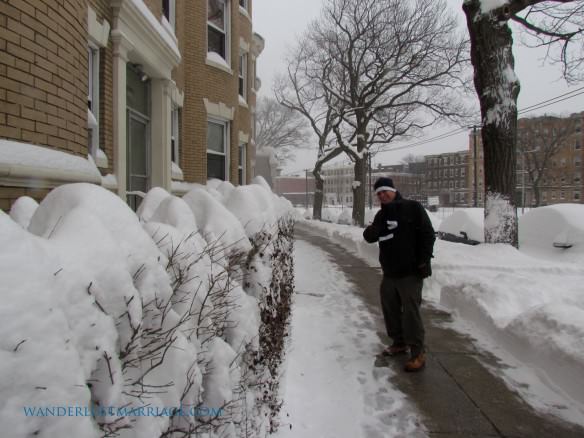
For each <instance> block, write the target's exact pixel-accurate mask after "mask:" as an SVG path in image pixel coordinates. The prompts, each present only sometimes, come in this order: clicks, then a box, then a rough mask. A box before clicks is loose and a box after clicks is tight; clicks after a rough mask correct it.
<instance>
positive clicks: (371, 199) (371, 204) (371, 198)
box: [367, 152, 373, 210]
mask: <svg viewBox="0 0 584 438" xmlns="http://www.w3.org/2000/svg"><path fill="white" fill-rule="evenodd" d="M367 159H368V161H369V187H368V191H369V210H372V209H373V197H372V195H371V152H369V153H368V154H367Z"/></svg>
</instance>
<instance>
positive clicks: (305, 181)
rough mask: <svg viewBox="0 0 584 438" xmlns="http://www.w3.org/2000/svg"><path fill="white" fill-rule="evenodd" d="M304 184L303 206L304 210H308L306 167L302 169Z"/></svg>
mask: <svg viewBox="0 0 584 438" xmlns="http://www.w3.org/2000/svg"><path fill="white" fill-rule="evenodd" d="M304 185H305V191H304V193H305V197H304V206H305V208H306V210H308V169H304Z"/></svg>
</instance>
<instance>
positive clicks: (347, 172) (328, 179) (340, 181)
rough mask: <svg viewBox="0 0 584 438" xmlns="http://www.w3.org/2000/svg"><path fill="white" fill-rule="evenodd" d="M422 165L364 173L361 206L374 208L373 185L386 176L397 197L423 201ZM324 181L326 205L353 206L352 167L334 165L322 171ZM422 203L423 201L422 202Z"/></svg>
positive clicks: (387, 166)
mask: <svg viewBox="0 0 584 438" xmlns="http://www.w3.org/2000/svg"><path fill="white" fill-rule="evenodd" d="M423 168H424V163H409V164H396V165H379V166H377V167H375V168H373V169H371V171H370V172H369V171H368V172H367V174H366V177H365V185H366V190H365V197H366V198H365V204H366V205H369V203H370V201H371V204H372V205H378V202H377V197H376V196H375V193H374V190H373V185H374V184H375V181H376V180H377V178H379V177H382V176H389V177H390V178H392V179H393V182H394V184H395V186H396V188H397V189H398V190H399V191H400V193H401V194H402V195H403V196H404V197H406V198H410V199H417V200H425V194H424V184H423V179H424V171H423ZM322 175H323V177H324V180H325V182H324V199H325V203H326V204H327V205H340V206H346V207H352V206H353V183H354V181H355V172H354V168H353V165H347V164H336V165H331V166H326V167H324V168H323V170H322ZM424 202H425V201H424Z"/></svg>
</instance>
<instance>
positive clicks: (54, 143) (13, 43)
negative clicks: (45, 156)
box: [0, 0, 87, 155]
mask: <svg viewBox="0 0 584 438" xmlns="http://www.w3.org/2000/svg"><path fill="white" fill-rule="evenodd" d="M86 21H87V9H86V2H85V1H84V0H64V1H63V2H55V1H52V0H6V1H2V2H0V24H1V25H0V49H1V50H0V99H1V100H0V108H1V109H0V137H2V138H7V139H11V140H16V141H21V142H28V143H34V144H38V145H42V146H48V147H51V148H55V149H59V150H63V151H67V152H71V153H74V154H77V155H85V154H87V128H86V126H87V36H86V35H87V30H86V29H87V23H86Z"/></svg>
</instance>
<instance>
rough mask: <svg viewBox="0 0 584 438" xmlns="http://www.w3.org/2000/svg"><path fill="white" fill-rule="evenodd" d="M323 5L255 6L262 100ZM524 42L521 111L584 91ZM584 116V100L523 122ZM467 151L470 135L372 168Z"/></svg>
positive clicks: (454, 2) (300, 165)
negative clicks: (260, 46) (545, 117)
mask: <svg viewBox="0 0 584 438" xmlns="http://www.w3.org/2000/svg"><path fill="white" fill-rule="evenodd" d="M322 3H323V1H322V0H294V1H290V0H254V1H253V23H254V31H255V32H257V33H259V34H260V35H262V36H263V37H264V39H265V41H266V45H265V49H264V51H263V52H262V54H261V55H260V57H259V58H258V76H259V77H260V79H261V81H262V88H261V90H260V95H261V96H272V95H273V93H272V83H273V79H274V77H275V76H276V74H277V73H278V72H283V71H284V70H285V68H286V64H285V62H284V56H285V54H286V51H287V48H288V47H290V46H293V45H294V44H295V42H296V41H297V40H298V36H299V35H300V34H301V33H302V32H303V31H304V30H305V29H306V26H307V24H308V22H309V21H310V20H312V19H314V18H317V17H318V15H319V12H320V8H321V5H322ZM447 3H448V5H449V6H450V7H451V8H452V10H453V11H454V12H455V14H456V15H457V16H458V17H459V21H460V23H461V26H465V17H464V13H463V12H462V9H461V8H462V6H461V5H462V0H447ZM519 39H520V38H519V36H518V34H517V33H515V40H516V44H515V46H514V55H515V71H516V73H517V75H518V76H519V79H520V81H521V93H520V94H519V101H518V107H519V109H520V110H521V109H522V108H525V107H527V106H530V105H533V104H536V103H539V102H542V101H545V100H548V99H551V98H554V97H556V96H559V95H561V94H564V93H567V92H569V91H573V90H575V89H577V88H580V87H582V86H584V84H582V83H581V84H578V85H575V86H568V85H567V84H566V82H565V81H564V80H563V79H561V70H560V68H559V67H557V66H549V65H544V63H543V57H544V55H545V51H544V50H538V49H530V48H526V47H523V46H521V44H519V43H518V41H519ZM477 108H478V104H477ZM582 110H584V95H580V96H577V97H574V98H571V99H567V100H565V101H563V102H561V103H556V104H553V105H550V106H548V107H546V108H543V109H540V110H537V111H534V112H531V113H526V114H522V116H534V115H541V114H544V113H547V114H569V113H572V112H577V111H582ZM456 128H457V127H456V126H437V127H432V128H429V129H428V130H427V135H426V138H427V137H435V136H437V135H440V134H443V133H447V132H449V131H452V130H454V129H456ZM423 139H424V137H421V138H419V139H416V140H410V141H405V142H401V143H395V144H394V145H393V147H396V148H399V147H403V146H406V145H408V144H412V143H414V142H417V141H420V140H423ZM465 149H468V133H462V134H458V135H455V136H451V137H449V138H446V139H443V140H437V141H434V142H432V143H429V144H425V145H422V146H416V147H411V148H402V149H399V150H396V151H394V152H384V153H380V154H378V155H377V156H376V157H375V158H374V160H373V162H374V166H375V165H376V164H377V163H383V164H395V163H399V162H400V160H401V159H402V158H403V157H404V156H405V155H407V154H409V153H413V154H415V155H428V154H435V153H441V152H449V151H459V150H465ZM315 159H316V151H315V150H309V151H303V152H302V153H301V154H299V156H297V157H296V160H295V161H293V162H290V163H288V164H287V165H286V166H285V168H284V172H285V173H289V172H293V171H297V170H301V169H304V168H310V167H312V166H313V165H314V161H315Z"/></svg>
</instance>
